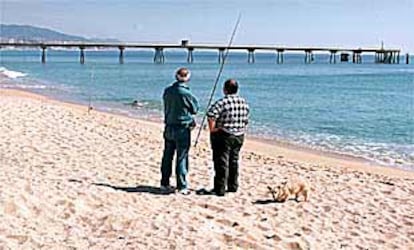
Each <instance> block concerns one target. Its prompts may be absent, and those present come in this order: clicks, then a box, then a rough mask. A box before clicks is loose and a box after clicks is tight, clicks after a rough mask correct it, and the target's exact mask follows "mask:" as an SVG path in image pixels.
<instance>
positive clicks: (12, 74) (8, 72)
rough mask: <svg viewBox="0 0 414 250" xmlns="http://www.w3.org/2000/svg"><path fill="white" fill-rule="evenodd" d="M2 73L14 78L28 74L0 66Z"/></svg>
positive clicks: (0, 72)
mask: <svg viewBox="0 0 414 250" xmlns="http://www.w3.org/2000/svg"><path fill="white" fill-rule="evenodd" d="M0 74H2V75H4V76H6V77H8V78H12V79H15V78H19V77H24V76H26V75H27V74H25V73H23V72H19V71H13V70H8V69H6V68H5V67H0Z"/></svg>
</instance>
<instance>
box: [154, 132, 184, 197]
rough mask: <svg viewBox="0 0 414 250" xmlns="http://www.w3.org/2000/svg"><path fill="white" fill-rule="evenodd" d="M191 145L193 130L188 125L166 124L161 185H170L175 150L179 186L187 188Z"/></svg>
mask: <svg viewBox="0 0 414 250" xmlns="http://www.w3.org/2000/svg"><path fill="white" fill-rule="evenodd" d="M190 145H191V130H190V128H188V127H187V126H170V125H167V126H165V130H164V154H163V157H162V163H161V185H162V186H169V185H170V177H171V174H172V161H173V158H174V154H175V152H177V156H176V165H175V175H176V177H177V188H178V189H186V188H187V178H186V176H187V173H188V152H189V150H190Z"/></svg>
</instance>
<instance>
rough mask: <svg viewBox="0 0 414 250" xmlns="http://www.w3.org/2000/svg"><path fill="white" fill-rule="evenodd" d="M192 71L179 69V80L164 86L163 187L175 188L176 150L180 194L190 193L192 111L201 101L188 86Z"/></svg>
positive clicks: (165, 189)
mask: <svg viewBox="0 0 414 250" xmlns="http://www.w3.org/2000/svg"><path fill="white" fill-rule="evenodd" d="M190 75H191V74H190V71H189V70H188V69H186V68H180V69H179V70H177V72H176V75H175V78H176V80H177V81H176V82H174V83H173V84H171V85H170V86H168V87H167V88H166V89H165V90H164V95H163V102H164V123H165V130H164V154H163V157H162V163H161V190H162V191H165V192H169V191H173V189H172V188H171V186H170V177H171V173H172V160H173V158H174V154H175V152H177V156H176V167H175V173H176V177H177V189H178V191H179V192H180V193H181V194H184V195H187V194H189V190H188V183H187V173H188V152H189V150H190V146H191V130H192V129H193V128H194V127H195V121H194V118H193V115H195V114H196V113H197V111H198V109H199V105H198V101H197V99H196V98H195V97H194V95H193V94H192V93H191V91H190V88H189V87H188V82H189V81H190Z"/></svg>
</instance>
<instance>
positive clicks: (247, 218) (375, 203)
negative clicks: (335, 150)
mask: <svg viewBox="0 0 414 250" xmlns="http://www.w3.org/2000/svg"><path fill="white" fill-rule="evenodd" d="M162 148H163V141H162V125H161V124H157V123H151V122H147V121H141V120H137V119H131V118H127V117H121V116H116V115H111V114H106V113H100V112H96V111H92V112H91V113H89V114H88V112H87V108H86V107H81V106H77V105H70V104H64V103H60V102H58V101H54V100H50V99H47V98H44V97H40V96H36V95H33V94H30V93H25V92H20V91H15V90H1V89H0V167H1V168H0V169H1V172H0V222H1V223H0V249H9V248H10V249H20V248H23V249H33V248H36V249H40V248H46V249H50V248H52V249H72V248H79V249H105V248H110V249H238V248H241V249H414V174H413V172H405V171H399V170H394V169H391V168H382V167H375V166H370V165H368V164H367V163H364V162H360V161H352V160H349V159H340V158H333V157H330V156H323V155H320V154H315V153H314V152H303V151H298V150H295V149H291V148H284V147H278V146H275V145H269V144H265V143H263V142H257V141H253V140H247V143H246V145H245V147H244V149H243V152H242V155H243V157H242V161H241V177H240V183H241V188H240V191H239V192H238V193H237V194H232V195H227V196H226V197H222V198H219V197H215V196H200V195H197V194H195V193H194V192H193V193H192V194H191V195H189V196H182V195H179V194H170V195H163V194H160V192H159V190H158V185H159V179H160V173H159V168H160V159H161V154H162ZM210 155H211V152H210V149H209V145H208V140H207V132H204V133H203V136H202V139H201V142H200V143H199V145H198V146H197V148H192V149H191V163H190V164H191V166H190V176H189V179H190V185H191V187H192V188H193V189H197V188H201V187H206V188H210V187H211V182H212V163H211V161H210V158H211V156H210ZM297 176H299V177H301V178H304V179H306V180H307V181H308V182H310V183H311V185H312V188H311V189H312V192H311V195H310V201H309V202H295V201H293V200H290V201H287V202H286V203H275V202H272V200H271V197H270V195H269V194H267V189H266V186H267V185H276V184H277V183H279V182H281V181H282V180H284V179H286V178H290V177H297ZM173 178H174V177H173ZM172 181H173V182H172V183H174V182H175V181H174V179H172Z"/></svg>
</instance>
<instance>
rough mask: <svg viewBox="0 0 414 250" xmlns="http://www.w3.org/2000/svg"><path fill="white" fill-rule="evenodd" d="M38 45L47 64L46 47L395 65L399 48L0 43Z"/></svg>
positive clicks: (158, 56) (157, 58)
mask: <svg viewBox="0 0 414 250" xmlns="http://www.w3.org/2000/svg"><path fill="white" fill-rule="evenodd" d="M5 47H13V48H39V49H41V51H42V52H41V62H42V63H46V51H47V49H48V48H52V47H54V48H69V49H70V48H77V49H79V51H80V58H79V61H80V63H81V64H84V63H85V50H86V49H118V50H119V63H121V64H123V63H124V51H125V50H126V49H153V50H154V60H153V61H154V63H160V64H162V63H164V62H165V55H164V50H165V49H184V50H187V62H188V63H193V62H194V56H193V51H194V50H217V51H218V62H219V63H221V62H222V60H223V57H224V51H225V50H239V51H240V50H241V51H247V62H248V63H254V62H255V51H259V50H261V51H274V52H275V55H276V60H275V62H276V63H277V64H282V63H283V62H284V52H287V51H290V52H304V53H305V57H304V63H306V64H310V63H312V62H314V52H328V53H330V57H329V63H336V62H337V53H340V61H341V62H348V61H350V58H349V57H350V56H352V57H351V58H352V63H357V64H358V63H362V54H363V53H371V54H374V55H375V57H374V58H375V63H383V64H398V63H400V52H401V50H400V49H384V48H335V47H333V48H329V47H288V46H285V47H283V46H264V45H243V46H241V45H235V46H230V47H227V46H224V45H207V44H189V43H188V41H187V40H183V41H182V42H181V44H162V43H159V44H158V43H148V44H141V43H93V42H43V43H39V42H33V43H31V42H24V43H23V42H22V43H20V42H0V48H5ZM406 63H407V64H408V63H409V55H408V54H407V55H406Z"/></svg>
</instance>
